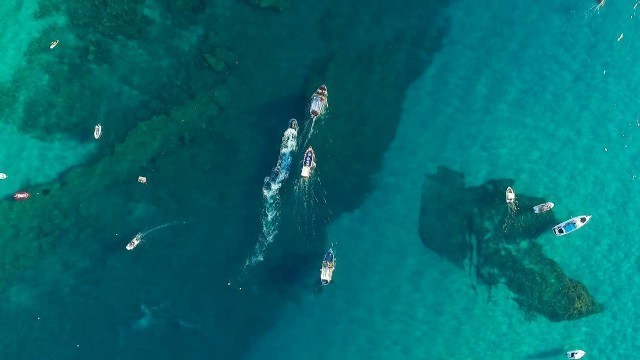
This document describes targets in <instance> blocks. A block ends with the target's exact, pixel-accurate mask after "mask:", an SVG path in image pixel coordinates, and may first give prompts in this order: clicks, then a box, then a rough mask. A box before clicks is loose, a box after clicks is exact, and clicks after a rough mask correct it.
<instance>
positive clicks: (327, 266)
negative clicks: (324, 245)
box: [320, 249, 336, 285]
mask: <svg viewBox="0 0 640 360" xmlns="http://www.w3.org/2000/svg"><path fill="white" fill-rule="evenodd" d="M335 265H336V259H335V256H334V255H333V250H332V249H329V251H327V252H326V253H325V254H324V259H323V260H322V269H320V281H322V285H329V283H330V282H331V278H332V277H333V270H335V268H336V266H335Z"/></svg>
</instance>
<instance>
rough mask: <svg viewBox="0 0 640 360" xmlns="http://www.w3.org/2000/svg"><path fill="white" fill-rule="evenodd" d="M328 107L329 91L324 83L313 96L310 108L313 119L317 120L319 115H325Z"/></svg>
mask: <svg viewBox="0 0 640 360" xmlns="http://www.w3.org/2000/svg"><path fill="white" fill-rule="evenodd" d="M328 107H329V93H328V92H327V86H326V85H324V84H322V85H320V87H319V88H318V89H317V90H316V92H314V93H313V95H312V96H311V107H310V108H309V114H310V115H311V120H315V119H316V118H317V117H318V116H321V115H323V114H324V112H325V111H326V110H327V108H328Z"/></svg>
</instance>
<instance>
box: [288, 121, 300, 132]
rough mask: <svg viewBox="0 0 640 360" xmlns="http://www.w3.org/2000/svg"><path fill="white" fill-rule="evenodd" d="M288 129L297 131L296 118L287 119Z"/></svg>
mask: <svg viewBox="0 0 640 360" xmlns="http://www.w3.org/2000/svg"><path fill="white" fill-rule="evenodd" d="M289 129H293V130H295V131H298V121H297V120H296V119H291V120H289Z"/></svg>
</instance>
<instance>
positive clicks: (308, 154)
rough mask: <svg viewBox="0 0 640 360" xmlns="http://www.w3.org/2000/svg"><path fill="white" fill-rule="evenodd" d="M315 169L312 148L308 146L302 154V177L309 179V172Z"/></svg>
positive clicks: (314, 156)
mask: <svg viewBox="0 0 640 360" xmlns="http://www.w3.org/2000/svg"><path fill="white" fill-rule="evenodd" d="M315 167H316V154H315V153H314V152H313V148H312V147H311V146H309V148H308V149H307V151H305V152H304V158H303V159H302V173H301V175H302V177H303V178H305V179H306V178H309V176H311V171H312V170H313V169H314V168H315Z"/></svg>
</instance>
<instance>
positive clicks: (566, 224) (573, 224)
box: [552, 215, 591, 236]
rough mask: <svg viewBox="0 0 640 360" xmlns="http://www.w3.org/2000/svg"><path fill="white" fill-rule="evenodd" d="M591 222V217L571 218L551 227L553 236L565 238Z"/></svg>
mask: <svg viewBox="0 0 640 360" xmlns="http://www.w3.org/2000/svg"><path fill="white" fill-rule="evenodd" d="M589 220H591V215H580V216H576V217H573V218H571V219H569V220H567V221H563V222H561V223H560V224H558V225H556V226H554V227H553V229H552V230H553V234H554V235H555V236H565V235H567V234H571V233H572V232H574V231H576V230H578V229H580V228H581V227H583V226H585V225H586V224H587V222H589Z"/></svg>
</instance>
